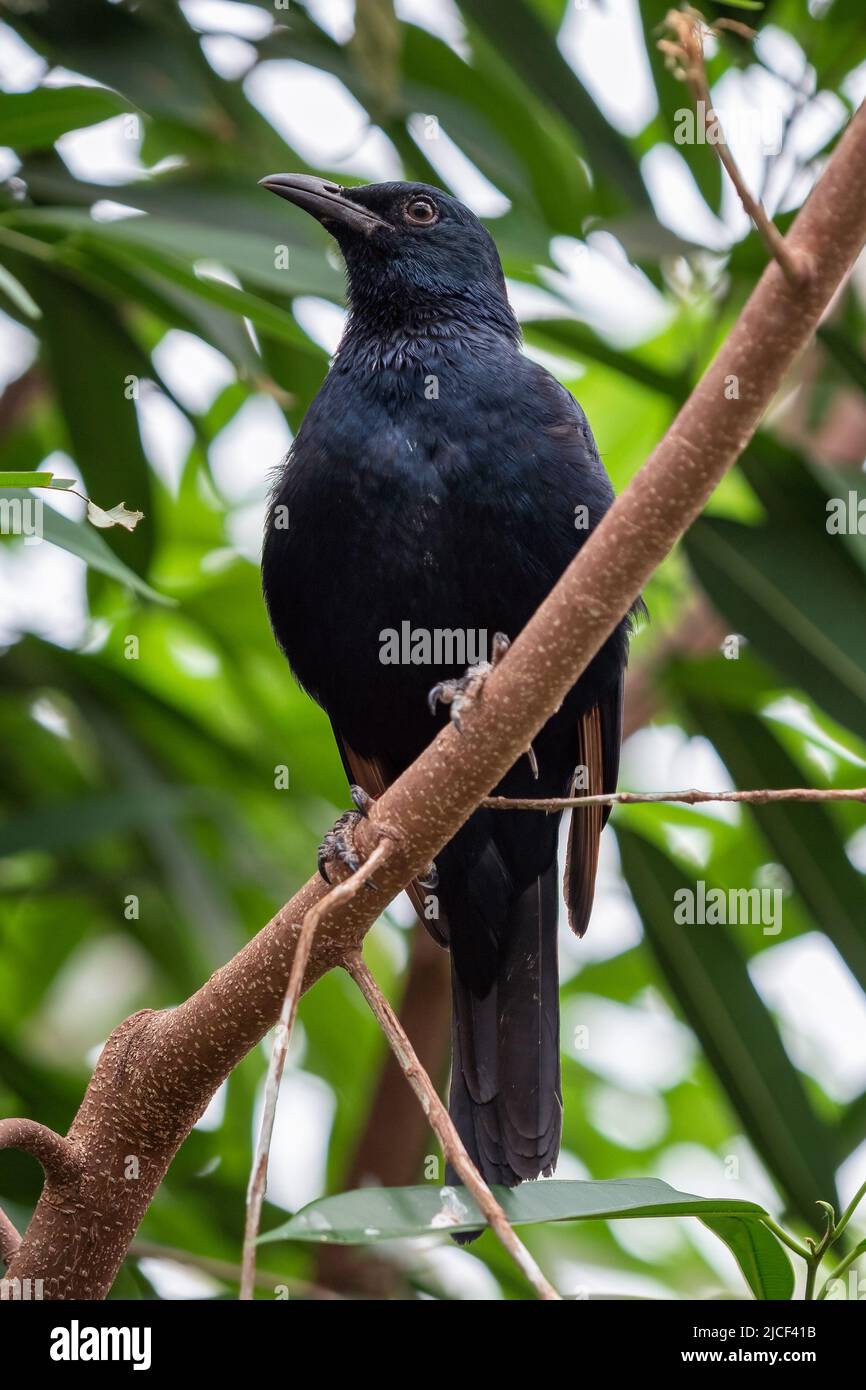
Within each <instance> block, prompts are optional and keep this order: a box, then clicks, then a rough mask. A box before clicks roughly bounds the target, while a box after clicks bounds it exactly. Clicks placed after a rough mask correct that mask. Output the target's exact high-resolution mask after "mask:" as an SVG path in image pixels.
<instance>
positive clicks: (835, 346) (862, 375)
mask: <svg viewBox="0 0 866 1390" xmlns="http://www.w3.org/2000/svg"><path fill="white" fill-rule="evenodd" d="M818 338H819V339H820V341H821V342H822V343H823V344H824V346H825V348H827V350H828V352H829V353H830V355H831V356H832V358H833V360H834V361H835V362H836V363H837V364H838V365H839V366H840V367H841V368H842V370H843V371H844V372H846V373H847V374H848V376H849V377H850V378H851V380H852V381H853V383H854V385H855V386H857V387H859V389H860V390H861V391H863V392H866V358H864V356H863V353H862V352H861V350H860V348H859V347H858V346H857V344H856V343H854V342H852V341H851V339H850V338H849V336H848V334H847V333H844V332H843V331H842V329H840V328H834V327H833V326H832V325H827V326H826V327H824V328H819V329H818Z"/></svg>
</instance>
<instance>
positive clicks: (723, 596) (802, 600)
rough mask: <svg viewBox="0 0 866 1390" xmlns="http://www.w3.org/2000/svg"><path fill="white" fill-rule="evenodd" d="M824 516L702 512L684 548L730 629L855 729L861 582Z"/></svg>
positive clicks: (863, 722) (864, 667) (865, 593)
mask: <svg viewBox="0 0 866 1390" xmlns="http://www.w3.org/2000/svg"><path fill="white" fill-rule="evenodd" d="M825 515H826V514H825V513H824V512H823V511H822V512H821V513H820V515H818V516H817V517H816V518H815V521H814V525H812V526H804V525H802V524H800V525H794V524H792V525H790V526H785V527H782V526H772V525H765V526H743V525H741V524H740V523H738V522H733V521H728V520H725V519H722V518H718V517H702V518H701V519H700V520H699V521H697V522H696V523H695V524H694V526H693V527H692V528H691V530H690V531H689V532H688V534H687V535H686V537H685V540H684V546H685V550H686V554H687V555H688V558H689V561H690V562H691V565H692V568H693V569H694V571H695V574H696V575H697V577H698V579H699V580H700V582H701V585H702V586H703V588H704V590H705V591H706V593H707V595H708V597H709V598H710V599H711V600H712V602H713V604H714V605H715V607H716V608H717V609H718V610H719V612H720V613H722V614H723V615H724V617H725V619H726V620H727V621H728V622H729V623H730V625H731V630H732V631H736V632H741V633H743V635H744V636H745V637H747V638H748V640H749V641H750V642H752V643H754V645H755V647H756V649H757V651H758V653H759V654H760V655H761V656H762V657H763V658H764V659H765V660H766V661H767V662H769V663H770V664H771V665H773V666H775V667H776V669H777V670H778V671H780V672H781V673H782V674H783V675H784V676H785V677H786V678H787V679H788V680H789V681H791V682H792V683H793V684H794V685H797V686H800V687H801V688H802V689H803V690H805V691H806V692H807V693H808V694H809V695H811V696H812V698H813V699H814V700H815V701H816V703H817V704H819V705H820V706H821V708H822V709H825V710H826V711H827V713H828V714H830V715H832V716H833V718H834V719H838V720H839V721H840V723H842V724H845V725H847V726H848V728H850V729H853V730H854V731H855V732H857V733H859V734H861V735H862V734H866V580H864V577H863V574H862V572H861V571H860V570H859V568H858V567H857V566H856V564H855V563H854V561H853V560H852V559H851V557H850V555H849V554H848V552H847V550H846V548H845V547H844V546H842V545H840V544H838V542H837V543H834V540H833V538H832V537H830V536H828V535H827V532H826V529H825V525H824V522H825ZM806 556H808V557H809V563H808V564H805V563H804V558H805V557H806ZM816 575H820V582H816Z"/></svg>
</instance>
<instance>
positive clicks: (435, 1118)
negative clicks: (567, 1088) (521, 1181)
mask: <svg viewBox="0 0 866 1390" xmlns="http://www.w3.org/2000/svg"><path fill="white" fill-rule="evenodd" d="M345 967H346V969H347V970H348V972H349V974H350V975H351V976H352V979H353V980H354V981H355V983H356V985H357V986H358V988H359V989H360V991H361V993H362V994H363V996H364V998H365V999H366V1001H367V1003H368V1004H369V1005H370V1008H371V1010H372V1012H373V1014H374V1016H375V1018H376V1020H377V1022H378V1024H379V1027H380V1028H381V1029H382V1032H383V1033H384V1034H385V1037H386V1038H387V1039H388V1044H389V1046H390V1048H391V1050H392V1052H393V1053H394V1056H395V1057H396V1058H397V1062H398V1063H399V1065H400V1068H401V1070H402V1072H403V1075H404V1076H405V1077H406V1080H407V1081H408V1082H409V1085H410V1086H411V1087H412V1090H413V1091H414V1092H415V1094H416V1096H417V1097H418V1099H419V1101H420V1102H421V1106H422V1108H423V1110H424V1114H425V1115H426V1116H427V1117H428V1119H429V1121H430V1124H431V1125H432V1126H433V1130H434V1132H435V1134H436V1137H437V1138H438V1140H439V1143H440V1144H441V1145H442V1152H443V1153H444V1154H445V1157H446V1159H447V1160H448V1162H449V1163H450V1164H451V1165H452V1166H453V1167H454V1168H455V1169H456V1170H457V1172H458V1173H459V1174H460V1177H461V1179H462V1182H463V1185H464V1187H465V1188H466V1189H467V1191H469V1192H471V1193H472V1196H473V1197H474V1198H475V1201H476V1203H477V1204H478V1208H479V1210H480V1211H481V1212H482V1213H483V1215H484V1216H485V1218H486V1219H487V1222H488V1224H489V1225H490V1226H491V1228H492V1229H493V1230H494V1231H495V1232H496V1235H497V1236H498V1238H499V1240H500V1241H501V1242H502V1245H503V1246H504V1247H505V1249H506V1250H507V1252H508V1254H509V1255H510V1256H511V1257H512V1259H513V1260H514V1261H515V1263H516V1264H517V1265H518V1267H519V1268H520V1269H521V1270H522V1271H523V1273H524V1274H525V1276H526V1278H527V1279H528V1280H529V1282H530V1284H531V1285H532V1287H533V1288H534V1289H535V1291H536V1293H537V1294H538V1297H539V1298H541V1299H544V1300H546V1301H548V1302H555V1301H556V1302H558V1301H559V1300H560V1295H559V1294H558V1293H557V1292H556V1289H555V1288H554V1287H553V1285H552V1284H550V1283H549V1282H548V1281H547V1279H546V1278H545V1277H544V1275H543V1274H542V1272H541V1270H540V1269H539V1267H538V1265H537V1264H536V1262H535V1260H534V1259H533V1258H532V1256H531V1255H530V1253H529V1251H528V1250H527V1248H526V1246H525V1245H524V1244H523V1242H522V1241H521V1240H520V1239H519V1238H518V1237H517V1236H516V1235H515V1234H514V1231H513V1229H512V1227H511V1224H510V1222H509V1220H508V1217H507V1216H506V1215H505V1212H504V1211H503V1210H502V1207H501V1206H500V1205H499V1203H498V1202H497V1200H496V1198H495V1197H494V1195H493V1193H492V1192H491V1190H490V1188H489V1187H488V1186H487V1183H486V1182H485V1181H484V1179H483V1178H482V1177H481V1175H480V1173H479V1172H478V1169H477V1168H476V1167H475V1164H474V1163H473V1162H472V1160H471V1158H470V1157H469V1155H468V1153H467V1152H466V1149H465V1148H464V1146H463V1143H462V1141H461V1139H460V1136H459V1134H458V1133H457V1130H456V1129H455V1128H454V1124H453V1122H452V1119H451V1116H450V1115H449V1114H448V1111H447V1110H446V1109H445V1106H444V1105H443V1104H442V1102H441V1100H440V1099H439V1096H438V1094H437V1092H436V1087H435V1086H434V1085H433V1082H432V1081H431V1080H430V1078H429V1076H428V1075H427V1073H426V1071H425V1070H424V1068H423V1067H422V1065H421V1063H420V1062H419V1061H418V1058H417V1056H416V1054H415V1051H414V1049H413V1047H412V1044H411V1042H410V1041H409V1039H408V1038H407V1036H406V1034H405V1032H404V1031H403V1028H402V1027H401V1025H400V1020H399V1018H398V1017H397V1015H396V1014H395V1012H394V1010H393V1009H392V1008H391V1005H390V1004H389V1003H388V1000H387V999H386V998H385V996H384V994H383V993H382V991H381V990H380V988H379V986H378V985H377V984H376V981H375V980H374V979H373V976H372V975H371V974H370V971H369V970H368V968H367V965H366V962H365V961H364V958H363V956H362V955H361V952H360V951H352V952H350V954H349V955H347V956H346V960H345Z"/></svg>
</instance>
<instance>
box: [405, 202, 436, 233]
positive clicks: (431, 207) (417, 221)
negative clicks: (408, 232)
mask: <svg viewBox="0 0 866 1390" xmlns="http://www.w3.org/2000/svg"><path fill="white" fill-rule="evenodd" d="M438 217H439V213H438V210H437V208H436V204H435V203H434V202H433V201H432V199H431V198H411V199H410V200H409V202H408V203H407V204H406V221H407V222H412V223H413V224H414V225H415V226H416V227H429V226H430V225H431V223H433V222H435V221H437V219H438Z"/></svg>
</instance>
